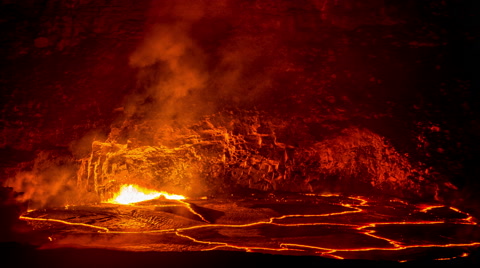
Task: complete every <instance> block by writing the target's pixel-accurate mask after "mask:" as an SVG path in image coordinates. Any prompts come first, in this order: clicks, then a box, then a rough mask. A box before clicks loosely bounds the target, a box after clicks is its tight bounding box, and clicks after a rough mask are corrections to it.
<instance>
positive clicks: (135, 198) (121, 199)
mask: <svg viewBox="0 0 480 268" xmlns="http://www.w3.org/2000/svg"><path fill="white" fill-rule="evenodd" d="M160 196H163V197H165V198H166V199H170V200H183V199H185V196H183V195H175V194H169V193H167V192H163V191H162V192H157V191H154V190H149V189H146V188H143V187H140V186H137V185H133V184H130V185H122V187H121V188H120V191H119V192H118V193H117V194H115V196H114V197H112V198H110V199H109V200H107V201H106V203H111V204H122V205H128V204H133V203H138V202H142V201H147V200H152V199H155V198H159V197H160Z"/></svg>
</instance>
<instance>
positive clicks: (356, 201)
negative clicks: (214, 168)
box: [21, 192, 480, 261]
mask: <svg viewBox="0 0 480 268" xmlns="http://www.w3.org/2000/svg"><path fill="white" fill-rule="evenodd" d="M157 193H160V192H157ZM160 195H162V194H160ZM160 195H158V196H160ZM332 196H333V197H337V196H336V195H325V196H323V195H319V198H326V197H332ZM338 197H339V198H343V199H342V202H340V203H337V202H333V203H334V204H336V205H340V206H343V207H344V208H345V209H348V210H345V211H340V212H332V213H324V214H286V215H282V216H276V217H269V218H268V219H266V220H263V221H254V222H249V223H245V224H221V223H209V222H208V221H207V220H206V219H205V218H204V216H203V215H201V214H200V213H198V212H196V211H195V210H194V208H193V207H192V205H191V204H189V203H187V202H185V201H183V200H182V199H180V198H177V199H176V201H178V202H179V203H180V205H181V206H184V207H186V208H187V209H188V210H190V212H192V213H193V214H194V215H196V216H198V218H199V219H201V220H202V221H204V222H206V223H207V224H201V225H194V226H189V227H183V228H173V229H159V230H143V231H133V232H131V231H112V230H109V229H107V228H105V227H99V226H94V225H89V224H81V223H70V222H67V221H63V220H54V219H45V218H31V217H24V216H22V217H21V219H23V220H27V221H35V220H38V221H52V222H58V223H63V224H68V225H77V226H84V227H91V228H96V229H98V230H102V231H103V232H101V233H110V234H122V233H125V234H132V233H135V234H142V233H143V234H145V233H170V234H175V235H176V236H178V237H180V238H184V239H187V240H189V241H191V242H193V243H196V244H199V245H203V246H207V248H201V249H200V250H204V251H206V250H217V249H222V248H223V249H225V248H230V249H234V250H244V251H246V252H255V251H257V252H258V251H270V252H287V251H297V252H303V253H304V254H308V255H312V254H313V255H321V256H325V257H331V258H337V259H343V258H348V256H350V255H349V254H351V253H352V252H353V253H361V252H368V251H383V252H388V251H400V250H407V249H413V248H451V247H460V248H461V247H479V246H480V241H474V240H470V239H469V240H467V241H458V243H452V242H453V241H448V242H447V241H446V243H431V242H426V243H418V242H415V243H410V244H409V243H404V242H401V241H397V240H395V239H391V238H388V237H384V236H382V235H380V234H378V233H376V232H377V230H378V227H379V226H387V225H389V226H400V225H411V226H415V225H417V226H418V225H429V226H436V225H442V224H446V223H449V224H454V225H464V226H465V225H478V222H476V221H475V219H474V218H473V217H472V216H471V215H469V214H468V213H465V212H462V211H460V210H459V209H456V208H453V207H445V206H439V205H436V206H430V205H418V206H416V207H412V208H411V209H413V211H419V212H422V213H426V212H429V211H431V210H434V209H440V208H444V207H445V208H448V209H450V210H452V211H455V212H458V213H461V214H463V215H464V216H465V218H463V219H457V220H455V221H449V220H448V219H446V220H435V221H422V220H418V221H415V220H409V221H398V220H397V221H388V220H387V221H383V222H382V221H380V222H375V221H369V222H354V221H349V222H348V223H346V222H331V220H332V219H331V218H330V217H333V218H334V219H335V217H337V216H341V217H343V219H344V217H345V216H346V215H348V214H350V215H353V214H364V215H365V216H368V215H370V213H373V212H375V211H374V210H371V208H372V207H373V206H371V204H370V202H369V201H367V200H366V199H365V198H362V197H340V196H338ZM166 198H167V197H166ZM313 217H318V218H319V219H318V220H315V222H309V223H302V222H297V223H282V222H281V221H282V220H285V219H287V218H290V219H292V220H294V221H295V219H299V220H300V218H313ZM321 218H323V219H327V218H329V220H328V221H323V220H320V219H321ZM339 219H341V218H339ZM320 225H324V226H336V228H337V227H338V228H343V229H344V230H345V231H347V232H351V231H354V232H355V233H356V234H362V235H365V236H368V237H370V238H373V239H376V240H381V241H385V242H387V244H386V245H382V244H379V245H378V246H369V247H364V246H358V247H349V246H348V245H347V247H344V248H342V247H338V245H334V244H332V245H330V244H329V243H327V244H326V245H325V246H323V245H321V244H320V245H318V244H317V245H311V244H310V245H309V244H308V243H298V244H297V243H292V242H294V241H291V240H290V241H289V240H284V241H282V238H281V237H283V236H282V235H280V237H278V238H277V237H273V238H274V239H273V240H269V241H270V242H269V243H274V245H272V244H270V246H266V247H264V246H263V245H262V244H260V245H245V244H244V243H245V241H244V240H242V239H240V240H238V241H237V240H231V239H227V241H228V242H226V241H225V237H224V236H215V235H214V236H213V237H208V236H207V237H203V238H202V237H201V236H202V235H205V234H215V233H216V232H217V231H215V230H216V228H225V229H229V228H234V229H237V230H238V229H241V228H252V227H253V228H254V230H257V227H258V230H263V229H265V228H268V226H282V227H294V228H295V227H299V228H302V227H303V226H320ZM209 228H211V229H212V231H211V232H209V231H208V230H209ZM472 228H473V227H472ZM225 229H224V230H225ZM195 230H199V232H198V233H197V232H195ZM202 230H205V231H202ZM247 230H249V231H250V229H247ZM253 232H255V231H253ZM227 233H228V232H227ZM233 233H235V231H233ZM197 235H200V237H198V236H197ZM240 237H241V236H240ZM266 238H269V237H266ZM312 241H313V243H315V244H316V243H317V242H315V240H312ZM247 242H248V241H247ZM327 245H328V246H327ZM203 246H202V247H203ZM466 256H468V253H466V252H463V254H462V255H458V256H456V257H466ZM456 257H450V258H439V259H438V260H448V259H452V258H456ZM399 261H401V260H399Z"/></svg>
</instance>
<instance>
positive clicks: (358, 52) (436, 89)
mask: <svg viewBox="0 0 480 268" xmlns="http://www.w3.org/2000/svg"><path fill="white" fill-rule="evenodd" d="M180 2H182V1H180ZM186 3H187V4H185V6H187V7H188V6H189V5H188V1H187V2H186ZM206 3H207V2H205V6H206V7H205V9H202V10H204V11H205V12H204V13H203V15H201V16H200V15H199V16H196V15H195V14H196V13H195V12H193V13H192V14H193V15H191V14H190V13H188V12H186V13H184V12H183V11H178V8H180V9H181V8H182V5H179V6H175V5H173V6H169V5H172V4H171V3H170V4H167V2H165V1H158V2H157V4H154V5H151V4H150V3H149V2H148V1H128V0H123V1H121V0H111V1H107V0H104V1H55V0H30V1H27V0H25V1H1V2H0V29H1V35H0V62H1V63H0V90H1V97H0V108H1V111H2V113H1V119H0V126H1V128H0V129H1V132H0V167H1V173H0V176H1V177H0V182H4V181H6V180H7V178H9V176H12V174H15V172H16V170H19V168H22V163H27V164H24V166H25V165H26V166H28V163H31V161H33V159H35V157H36V155H37V154H38V152H39V151H45V150H53V151H55V152H57V153H58V155H72V154H80V155H81V156H82V155H85V154H88V149H85V151H83V152H82V151H80V152H78V151H76V152H72V150H71V148H72V144H76V143H82V142H86V143H91V141H92V140H93V139H99V140H100V139H102V138H105V137H106V136H107V135H108V133H109V131H110V126H111V124H112V123H114V122H116V120H119V118H122V117H123V116H124V109H123V108H122V107H124V106H126V105H125V103H128V102H129V99H131V96H137V95H138V94H140V95H141V96H145V95H144V92H142V90H143V89H142V88H143V87H144V84H142V83H140V84H139V82H138V81H139V78H138V75H139V68H138V67H136V66H132V65H131V64H130V63H129V61H130V56H131V55H132V54H133V53H134V52H135V51H137V48H138V47H139V46H140V44H141V43H142V41H143V40H144V38H145V36H148V34H149V33H150V29H151V27H152V25H155V24H166V25H176V24H177V23H183V22H185V21H186V22H187V23H188V24H189V25H190V26H191V27H190V28H189V29H190V30H188V31H186V35H187V36H189V37H190V38H191V40H193V41H194V42H195V43H196V44H197V45H196V48H199V49H200V50H201V51H203V52H202V55H203V54H205V55H207V56H205V59H206V60H205V63H204V66H203V67H202V68H205V70H207V71H209V72H211V73H214V74H215V75H213V76H210V77H209V79H208V81H207V83H208V85H209V86H208V87H206V88H207V89H203V91H201V92H199V93H198V95H202V96H206V97H204V99H202V101H204V102H210V103H214V105H213V106H214V111H216V110H221V109H231V108H232V107H233V108H242V109H253V108H255V109H260V110H262V111H265V112H266V113H271V114H282V116H283V115H285V114H286V115H287V116H288V114H289V113H296V114H302V113H304V114H309V113H310V112H311V110H312V109H315V110H320V111H321V113H322V114H324V115H328V116H330V117H331V118H332V120H334V121H335V120H338V121H341V122H342V124H348V125H354V126H360V127H365V128H368V129H370V130H371V131H373V132H375V133H378V134H380V135H382V136H384V137H385V138H386V139H387V140H388V141H389V142H391V143H392V144H393V145H394V147H395V148H396V149H397V151H399V152H400V153H402V154H407V155H408V157H409V160H410V161H411V162H412V163H416V164H417V165H418V166H419V167H422V168H424V169H425V170H428V172H429V173H430V174H432V173H433V174H435V176H438V177H442V178H443V179H445V180H447V181H449V182H451V183H452V184H453V185H454V186H455V187H457V188H458V192H459V193H460V194H458V195H456V198H461V199H462V200H460V201H459V202H458V203H460V204H461V205H462V206H463V207H465V208H466V209H468V210H469V211H471V212H476V211H477V210H478V204H479V203H478V202H479V199H478V195H477V192H478V190H479V189H480V183H479V179H478V178H479V176H480V170H479V165H478V164H477V160H476V159H477V157H476V154H477V152H478V151H479V149H480V148H479V142H478V139H479V138H480V137H479V136H480V122H479V117H478V115H479V112H480V111H479V96H478V94H479V93H478V90H479V77H478V74H479V73H480V70H479V64H478V62H479V61H478V60H479V51H480V41H479V31H478V29H479V27H480V24H479V19H478V18H479V13H478V11H479V5H480V3H479V2H478V1H474V0H470V1H468V0H445V1H437V0H431V1H429V0H424V1H413V0H406V1H400V0H383V1H381V0H372V1H360V0H348V1H347V0H346V1H339V3H337V4H334V1H328V0H317V1H315V0H312V1H295V3H291V2H289V1H227V3H228V5H227V7H226V8H224V7H221V5H220V4H219V5H216V4H211V3H210V4H206ZM219 3H220V2H219ZM164 5H165V6H168V8H166V9H165V8H164ZM170 11H171V12H170ZM158 14H161V15H162V14H163V15H162V16H160V17H159V16H158ZM190 16H191V17H190ZM237 39H238V40H241V41H238V42H237V43H236V40H237ZM235 44H238V46H239V47H240V48H236V47H235ZM231 48H235V49H236V50H235V49H234V50H235V51H238V53H239V54H240V56H239V61H240V63H241V65H242V68H243V69H242V72H241V75H240V78H239V81H245V83H244V84H242V85H238V86H237V87H235V88H234V89H233V90H230V89H227V90H226V89H224V84H223V85H222V84H219V83H215V81H218V78H220V77H221V76H222V74H223V71H222V68H235V65H228V64H227V65H225V63H224V62H222V60H221V59H222V58H221V57H222V55H224V54H222V53H224V51H225V50H229V49H231ZM244 48H245V49H244ZM251 51H259V53H258V54H254V55H253V56H247V57H250V58H249V59H248V60H244V59H243V60H242V58H245V57H242V56H241V55H242V53H247V52H248V53H251ZM195 53H196V52H192V55H194V56H195V57H198V55H197V54H195ZM245 55H252V54H245ZM232 66H233V67H232ZM140 69H141V68H140ZM140 73H141V72H140ZM263 80H268V81H269V82H270V84H269V85H268V86H265V87H263V86H262V87H259V86H258V85H259V84H262V83H261V82H262V81H263ZM139 92H140V93H139ZM142 94H143V95H142ZM147 95H148V94H147ZM245 96H248V97H245ZM146 98H148V96H147V97H146ZM292 100H296V101H292ZM297 100H298V101H297ZM143 101H145V100H143ZM208 112H211V110H208ZM206 113H207V110H202V109H200V110H199V111H198V114H197V115H198V116H201V115H204V114H206ZM339 117H342V119H341V120H340V119H338V118H339ZM337 123H338V122H337ZM15 195H16V194H15V193H13V192H12V191H11V190H10V189H7V188H2V192H1V201H2V204H3V205H2V207H1V209H2V212H1V215H2V224H3V225H4V226H1V227H2V229H3V230H7V231H6V232H5V233H6V235H5V236H7V235H8V236H9V235H10V229H11V227H12V225H14V222H15V218H16V217H18V215H19V213H20V211H21V208H20V207H21V205H20V204H18V203H16V202H15V201H14V200H15ZM4 215H5V216H4ZM477 215H478V214H477ZM3 219H7V220H3ZM9 219H11V220H9ZM0 240H1V239H0Z"/></svg>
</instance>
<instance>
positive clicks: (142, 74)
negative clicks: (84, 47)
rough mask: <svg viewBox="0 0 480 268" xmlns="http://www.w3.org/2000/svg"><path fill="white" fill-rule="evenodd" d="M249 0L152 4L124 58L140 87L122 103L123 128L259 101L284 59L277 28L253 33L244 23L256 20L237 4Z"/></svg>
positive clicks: (180, 120)
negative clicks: (137, 41)
mask: <svg viewBox="0 0 480 268" xmlns="http://www.w3.org/2000/svg"><path fill="white" fill-rule="evenodd" d="M254 5H255V2H242V1H236V0H221V1H193V0H181V1H169V2H168V3H166V2H164V1H152V7H151V9H150V12H149V19H148V25H149V26H148V28H149V30H147V33H146V35H145V38H144V40H143V41H142V43H141V44H140V45H139V47H138V49H137V50H136V51H134V52H133V53H132V55H131V57H130V65H131V66H132V67H134V68H136V69H137V70H138V88H137V91H136V92H135V94H133V95H132V96H131V97H129V98H128V99H129V100H128V101H127V103H126V104H125V109H124V111H125V117H126V118H127V119H126V121H127V123H126V125H128V126H129V128H131V129H134V128H132V125H135V124H139V123H140V122H143V121H144V120H153V121H156V122H159V124H160V125H161V126H163V127H165V126H171V125H181V126H183V125H185V124H186V123H189V122H195V120H198V119H199V118H200V117H202V116H205V115H208V114H212V113H214V112H216V111H218V110H219V109H221V108H225V107H227V108H231V107H239V106H242V107H245V106H248V107H249V108H251V107H254V106H256V105H258V104H259V100H261V99H262V98H263V97H265V96H266V95H267V94H266V93H268V91H269V90H270V89H271V88H272V87H273V86H272V80H273V79H272V77H273V75H274V74H275V68H277V67H278V63H279V60H282V56H281V53H279V52H278V51H277V50H278V48H279V45H278V43H279V42H278V41H279V38H280V37H279V36H280V34H279V33H278V32H275V31H276V29H278V28H281V27H280V26H281V25H279V24H278V23H277V24H278V25H276V26H275V27H272V25H275V23H270V24H268V23H267V25H266V26H265V25H263V26H260V27H259V30H260V31H265V30H268V32H266V33H265V32H262V33H261V34H259V33H256V32H253V33H252V29H250V28H248V29H247V27H251V25H252V22H251V20H259V18H257V17H256V16H255V15H249V14H246V13H245V14H244V13H242V9H249V10H251V9H252V6H254ZM245 20H249V23H248V24H247V23H244V21H245ZM263 24H265V23H264V22H263ZM262 27H263V28H262ZM123 128H126V126H125V123H124V126H123ZM131 131H132V130H130V132H131Z"/></svg>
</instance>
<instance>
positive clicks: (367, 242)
mask: <svg viewBox="0 0 480 268" xmlns="http://www.w3.org/2000/svg"><path fill="white" fill-rule="evenodd" d="M21 219H22V220H24V221H26V222H27V223H28V224H29V225H30V226H31V227H32V228H33V229H34V231H33V232H38V233H42V234H46V235H48V240H49V242H46V243H44V244H43V245H42V246H41V247H40V249H41V250H45V249H58V248H71V247H74V248H97V249H98V248H100V249H113V250H126V251H135V252H138V251H148V252H152V251H153V252H185V251H190V252H193V251H211V250H228V251H246V252H257V253H268V254H281V255H315V256H322V257H327V258H336V259H368V260H387V261H398V262H404V261H414V260H420V259H421V260H424V259H427V260H452V259H456V258H465V257H468V256H469V255H470V253H471V252H473V251H475V250H477V249H478V247H479V246H480V228H479V225H478V221H477V219H475V218H474V217H472V216H470V215H469V214H468V213H466V212H462V211H460V210H459V209H457V208H454V207H448V206H444V205H442V204H421V203H415V204H413V203H412V204H411V203H408V202H405V201H403V200H399V199H391V200H386V199H381V200H380V199H371V198H366V197H360V196H341V195H313V194H312V195H290V194H286V195H270V196H263V197H256V196H251V197H248V198H234V197H232V198H229V199H215V198H213V199H196V200H184V201H173V200H162V199H157V200H151V201H145V202H142V203H136V204H134V205H115V204H96V205H88V206H85V205H84V206H67V207H64V208H51V209H41V210H33V211H29V212H28V213H26V214H25V215H23V216H22V217H21Z"/></svg>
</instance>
